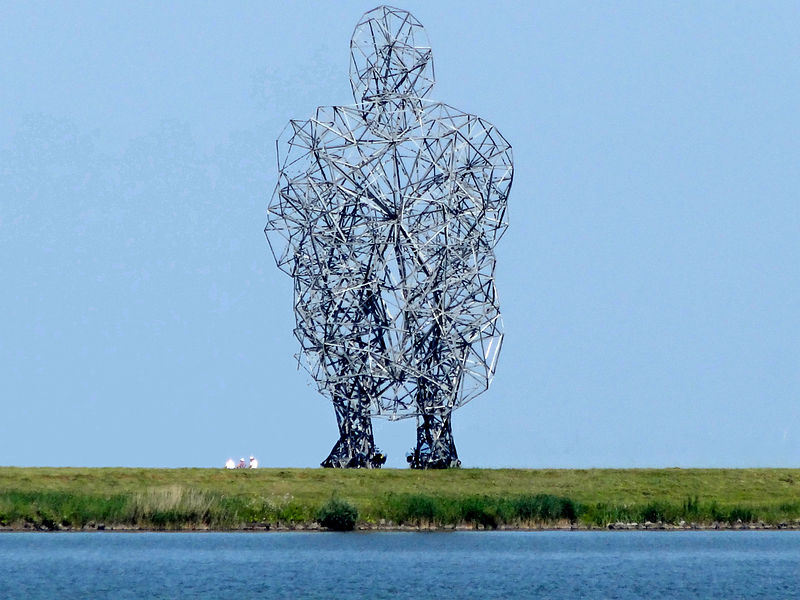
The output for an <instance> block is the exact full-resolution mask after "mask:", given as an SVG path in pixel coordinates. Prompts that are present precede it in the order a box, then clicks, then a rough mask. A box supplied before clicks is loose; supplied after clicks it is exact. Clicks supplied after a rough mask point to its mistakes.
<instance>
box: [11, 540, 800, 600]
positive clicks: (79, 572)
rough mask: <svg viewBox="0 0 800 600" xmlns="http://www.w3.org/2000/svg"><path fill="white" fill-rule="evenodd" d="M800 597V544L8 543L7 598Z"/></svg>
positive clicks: (477, 542) (539, 542)
mask: <svg viewBox="0 0 800 600" xmlns="http://www.w3.org/2000/svg"><path fill="white" fill-rule="evenodd" d="M177 597H183V598H236V599H246V598H434V597H441V598H452V597H456V598H509V597H516V598H570V599H572V598H649V599H650V598H726V599H729V598H770V599H777V598H798V597H800V532H777V531H761V532H758V531H748V532H638V531H628V532H531V533H527V532H524V533H523V532H474V533H473V532H453V533H394V532H392V533H347V534H336V533H261V534H247V533H129V534H126V533H110V532H109V533H5V534H0V598H4V599H17V598H19V599H23V598H24V599H26V600H27V599H34V598H48V599H50V598H62V599H64V598H66V599H72V598H75V599H77V598H81V599H83V598H177Z"/></svg>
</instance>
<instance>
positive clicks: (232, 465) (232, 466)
mask: <svg viewBox="0 0 800 600" xmlns="http://www.w3.org/2000/svg"><path fill="white" fill-rule="evenodd" d="M225 468H226V469H235V468H236V463H235V462H233V459H232V458H229V459H228V460H226V461H225Z"/></svg>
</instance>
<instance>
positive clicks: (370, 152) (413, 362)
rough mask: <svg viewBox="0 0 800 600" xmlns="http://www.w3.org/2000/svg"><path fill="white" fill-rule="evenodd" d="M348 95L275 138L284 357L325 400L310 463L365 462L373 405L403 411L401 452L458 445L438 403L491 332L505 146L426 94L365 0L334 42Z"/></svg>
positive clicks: (422, 46) (459, 381) (473, 386)
mask: <svg viewBox="0 0 800 600" xmlns="http://www.w3.org/2000/svg"><path fill="white" fill-rule="evenodd" d="M350 50H351V63H350V80H351V85H352V89H353V95H354V96H355V100H356V104H355V105H352V106H332V107H320V108H318V109H317V111H316V114H315V115H314V117H313V118H311V119H308V120H306V121H295V120H292V121H290V123H289V126H288V127H287V129H286V130H285V131H284V133H283V134H282V135H281V137H280V138H279V139H278V166H279V170H280V174H279V181H278V185H277V187H276V190H275V194H274V196H273V198H272V201H271V203H270V206H269V209H268V211H267V226H266V229H265V231H266V234H267V238H268V240H269V244H270V247H271V249H272V252H273V254H274V256H275V260H276V262H277V264H278V267H279V268H280V269H281V270H283V271H285V272H286V273H288V274H289V275H291V276H292V277H293V278H294V297H295V300H294V307H295V314H296V320H297V327H296V329H295V335H296V337H297V339H298V340H299V341H300V345H301V349H302V352H301V354H300V356H299V359H300V361H301V363H302V364H303V366H304V367H305V368H306V369H307V370H308V371H309V372H310V373H311V375H312V376H313V377H314V379H315V381H316V383H317V385H318V387H319V390H320V391H321V392H322V393H323V394H325V395H327V396H329V397H330V398H331V400H332V402H333V406H334V410H335V412H336V419H337V422H338V425H339V440H338V441H337V443H336V445H335V446H334V448H333V450H332V451H331V453H330V455H329V456H328V458H327V459H325V461H324V462H323V463H322V465H323V466H326V467H366V468H372V467H379V466H380V465H381V464H382V463H383V461H385V458H384V457H383V456H382V455H381V454H380V453H379V452H378V451H377V450H376V447H375V441H374V438H373V434H372V421H371V418H372V417H373V416H384V417H388V418H390V419H397V418H404V417H416V418H417V445H416V448H415V449H414V451H413V454H412V455H411V456H409V462H410V463H411V466H412V467H415V468H446V467H452V466H458V465H459V464H460V461H459V460H458V455H457V453H456V447H455V444H454V442H453V433H452V423H451V415H452V412H453V410H454V409H455V408H457V407H459V406H461V405H463V404H465V403H466V402H468V401H469V400H471V399H472V398H474V397H475V396H477V395H478V394H480V393H481V392H483V391H484V390H486V389H487V387H488V386H489V383H490V381H491V379H492V377H493V375H494V370H495V364H496V361H497V356H498V353H499V351H500V345H501V342H502V338H503V334H502V322H501V318H500V312H499V306H498V299H497V292H496V291H495V283H494V269H495V257H494V251H493V248H494V246H495V244H496V243H497V241H498V240H499V239H500V237H501V235H502V234H503V232H504V231H505V229H506V226H507V222H506V200H507V198H508V194H509V191H510V188H511V181H512V160H511V146H510V145H509V144H508V142H507V141H506V140H505V139H504V138H503V136H501V135H500V133H499V132H498V131H497V129H495V128H494V127H493V126H492V125H491V124H490V123H488V122H486V121H484V120H483V119H481V118H479V117H476V116H474V115H470V114H467V113H464V112H461V111H459V110H456V109H454V108H452V107H450V106H447V105H446V104H441V103H438V102H432V101H429V100H427V99H425V96H426V95H427V94H428V92H429V91H430V90H431V88H432V87H433V83H434V72H433V61H432V56H431V49H430V45H429V43H428V41H427V37H426V35H425V32H424V30H423V28H422V25H420V23H419V22H418V21H417V20H416V19H415V18H414V17H413V16H412V15H411V14H410V13H408V12H406V11H404V10H399V9H395V8H390V7H385V6H381V7H378V8H376V9H374V10H371V11H369V12H367V13H366V14H365V15H364V16H363V17H362V19H361V21H360V22H359V23H358V25H357V26H356V28H355V32H354V33H353V39H352V41H351V43H350Z"/></svg>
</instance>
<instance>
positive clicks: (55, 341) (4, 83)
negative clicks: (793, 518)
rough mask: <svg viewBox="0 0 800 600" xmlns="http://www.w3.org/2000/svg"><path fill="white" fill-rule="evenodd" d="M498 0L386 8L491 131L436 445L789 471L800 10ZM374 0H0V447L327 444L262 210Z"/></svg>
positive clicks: (283, 462) (293, 453)
mask: <svg viewBox="0 0 800 600" xmlns="http://www.w3.org/2000/svg"><path fill="white" fill-rule="evenodd" d="M520 4H523V3H517V2H500V3H495V2H478V3H464V2H460V1H459V2H455V1H454V2H421V1H412V2H405V3H404V4H400V5H399V6H401V7H402V8H406V9H408V10H410V11H412V12H413V13H414V15H415V16H416V17H417V18H418V19H419V20H420V21H421V22H422V23H423V24H424V25H425V27H426V29H427V31H428V35H429V37H430V39H431V43H432V46H433V51H434V60H435V66H436V75H437V85H436V87H435V88H434V89H433V91H432V92H431V94H430V95H431V97H432V98H433V99H435V100H440V101H443V102H446V103H448V104H451V105H453V106H455V107H458V108H459V109H462V110H465V111H468V112H472V113H475V114H477V115H480V116H481V117H483V118H485V119H487V120H489V121H490V122H492V123H494V124H495V125H497V126H498V127H499V129H500V130H501V131H502V132H503V134H504V135H505V136H506V137H507V138H508V140H509V141H510V142H511V144H512V145H513V147H514V155H515V163H516V169H515V181H514V188H513V190H512V194H511V198H510V201H509V206H510V222H511V226H510V229H509V231H508V233H507V235H506V237H505V238H504V239H503V241H502V242H501V244H500V246H499V247H498V249H497V255H498V270H497V283H498V288H499V291H500V299H501V307H502V310H503V314H504V318H505V325H506V333H507V335H506V340H505V346H504V349H503V352H502V354H501V356H500V361H499V366H498V372H497V377H496V379H495V383H494V385H493V386H492V388H491V389H490V390H489V391H488V392H487V393H486V394H484V395H483V396H480V397H479V398H477V399H476V400H474V401H473V402H472V403H471V404H469V405H467V406H466V407H464V408H463V409H462V410H460V411H458V412H457V413H456V415H455V417H454V428H455V440H456V444H457V446H458V449H459V453H460V455H461V458H462V459H463V461H464V464H465V465H466V466H493V467H499V466H514V467H644V466H654V467H662V466H681V467H693V466H694V467H701V466H709V467H722V466H730V467H735V466H736V467H741V466H800V402H799V401H798V400H800V111H799V110H798V107H800V37H798V31H800V5H799V4H798V3H797V2H749V3H744V2H730V1H722V2H713V1H708V2H700V3H696V2H641V1H638V0H636V1H630V2H610V1H609V2H602V3H589V2H541V3H530V4H529V5H528V7H527V8H519V6H520ZM374 6H375V3H373V2H360V1H359V2H344V3H339V2H337V3H333V2H319V3H310V2H309V3H293V2H283V3H279V2H252V3H245V2H241V3H219V2H214V3H211V2H209V3H168V4H167V3H156V2H150V3H139V2H127V3H116V2H115V3H102V2H95V3H80V2H70V3H52V2H24V3H23V2H19V3H16V2H12V3H9V2H0V56H2V64H1V65H0V464H1V465H87V466H103V465H122V466H170V467H174V466H216V465H221V464H222V462H223V461H224V460H225V459H226V458H228V457H229V456H233V457H234V458H238V457H239V456H244V455H248V454H250V453H255V454H256V455H257V456H258V457H259V458H260V459H261V462H262V464H263V465H267V466H316V465H318V464H319V462H320V461H321V460H322V459H323V458H325V456H326V455H327V453H328V451H329V450H330V448H331V446H332V445H333V443H334V441H335V440H336V437H337V430H336V425H335V419H334V414H333V410H332V408H331V406H330V405H329V403H328V402H327V401H326V400H325V399H324V398H322V397H321V396H320V395H318V393H317V392H316V391H315V388H314V387H313V386H312V385H309V377H308V376H307V375H306V374H305V372H303V371H297V370H296V363H295V361H294V358H293V354H294V353H295V352H296V351H297V349H298V344H297V342H296V340H295V339H294V337H293V336H292V328H293V323H294V321H293V313H292V291H291V290H292V287H291V280H290V279H289V278H288V277H286V276H285V275H283V274H282V273H281V272H279V271H278V269H277V268H276V267H275V265H274V263H273V260H272V257H271V255H270V253H269V251H268V247H267V244H266V241H265V239H264V235H263V233H262V229H263V227H264V223H265V210H266V206H267V203H268V200H269V197H270V195H271V192H272V188H273V186H274V184H275V179H276V167H275V149H274V148H275V145H274V143H275V142H274V140H275V138H276V137H277V136H278V134H279V133H280V132H281V130H282V128H283V126H284V124H285V123H286V121H287V120H288V119H290V118H306V117H308V116H309V115H310V114H311V111H312V110H313V109H314V108H315V107H316V106H317V105H330V104H348V103H350V102H352V99H351V95H350V89H349V80H348V47H349V40H350V35H351V33H352V29H353V27H354V26H355V24H356V22H357V21H358V19H359V17H360V16H361V14H362V13H363V12H365V11H366V10H368V9H371V8H373V7H374ZM376 435H377V441H378V445H379V446H380V447H382V448H383V449H384V450H385V451H386V452H387V453H388V454H389V465H390V466H397V467H400V466H404V464H405V462H404V453H405V451H406V450H408V449H409V448H411V447H412V446H413V445H414V423H413V422H411V421H404V422H400V423H387V422H383V421H379V422H377V423H376Z"/></svg>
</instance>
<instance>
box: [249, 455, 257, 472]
mask: <svg viewBox="0 0 800 600" xmlns="http://www.w3.org/2000/svg"><path fill="white" fill-rule="evenodd" d="M250 468H251V469H257V468H258V459H257V458H256V457H255V456H251V457H250Z"/></svg>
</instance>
